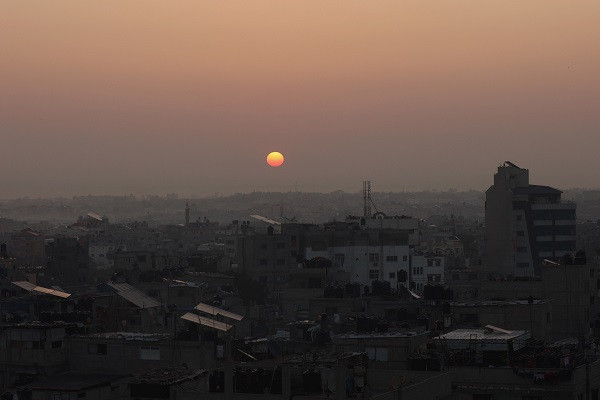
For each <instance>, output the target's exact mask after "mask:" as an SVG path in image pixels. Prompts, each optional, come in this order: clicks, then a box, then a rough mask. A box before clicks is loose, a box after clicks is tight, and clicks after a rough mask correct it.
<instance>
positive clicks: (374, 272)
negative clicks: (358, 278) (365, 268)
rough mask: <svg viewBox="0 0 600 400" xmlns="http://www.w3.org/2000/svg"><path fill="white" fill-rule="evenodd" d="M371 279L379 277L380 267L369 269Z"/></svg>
mask: <svg viewBox="0 0 600 400" xmlns="http://www.w3.org/2000/svg"><path fill="white" fill-rule="evenodd" d="M369 279H370V280H372V281H375V280H377V279H379V270H378V269H371V270H369Z"/></svg>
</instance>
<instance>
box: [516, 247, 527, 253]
mask: <svg viewBox="0 0 600 400" xmlns="http://www.w3.org/2000/svg"><path fill="white" fill-rule="evenodd" d="M517 252H518V253H527V247H523V246H519V247H517Z"/></svg>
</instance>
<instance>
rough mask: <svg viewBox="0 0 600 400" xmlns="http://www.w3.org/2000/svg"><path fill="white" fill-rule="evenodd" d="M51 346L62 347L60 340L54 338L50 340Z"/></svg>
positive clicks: (54, 347)
mask: <svg viewBox="0 0 600 400" xmlns="http://www.w3.org/2000/svg"><path fill="white" fill-rule="evenodd" d="M52 348H53V349H60V348H62V340H56V341H54V342H52Z"/></svg>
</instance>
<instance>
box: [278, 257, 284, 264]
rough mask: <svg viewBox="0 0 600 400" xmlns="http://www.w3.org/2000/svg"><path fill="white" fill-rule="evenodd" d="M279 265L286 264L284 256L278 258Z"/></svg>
mask: <svg viewBox="0 0 600 400" xmlns="http://www.w3.org/2000/svg"><path fill="white" fill-rule="evenodd" d="M277 265H285V259H284V258H279V259H278V260H277Z"/></svg>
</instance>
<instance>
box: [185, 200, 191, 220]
mask: <svg viewBox="0 0 600 400" xmlns="http://www.w3.org/2000/svg"><path fill="white" fill-rule="evenodd" d="M185 224H186V225H189V224H190V203H189V202H188V201H186V203H185Z"/></svg>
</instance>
